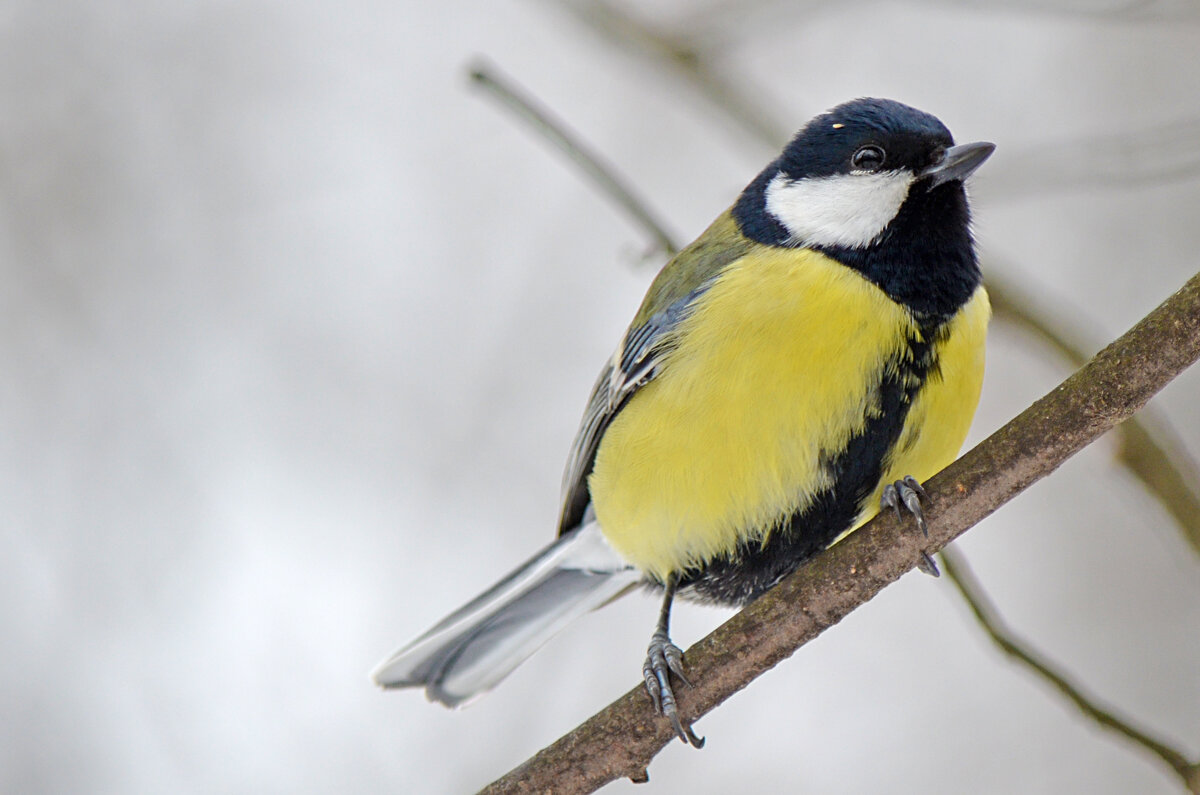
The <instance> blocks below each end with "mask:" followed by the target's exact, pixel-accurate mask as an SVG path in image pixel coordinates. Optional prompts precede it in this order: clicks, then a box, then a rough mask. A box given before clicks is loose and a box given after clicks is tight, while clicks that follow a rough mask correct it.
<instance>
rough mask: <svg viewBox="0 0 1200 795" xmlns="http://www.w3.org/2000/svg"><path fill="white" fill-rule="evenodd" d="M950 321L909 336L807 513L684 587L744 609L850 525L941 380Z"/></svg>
mask: <svg viewBox="0 0 1200 795" xmlns="http://www.w3.org/2000/svg"><path fill="white" fill-rule="evenodd" d="M945 330H946V325H945V324H943V323H931V324H930V325H928V326H924V327H922V328H921V329H920V335H921V338H920V339H917V338H915V337H910V338H909V339H908V346H907V350H906V351H905V352H904V353H902V354H901V356H900V358H899V359H898V360H897V361H896V362H895V363H894V365H895V366H894V367H889V368H886V370H885V374H884V378H883V380H882V381H881V383H880V384H879V386H878V388H877V390H876V401H877V402H876V405H877V407H878V413H877V414H876V415H874V416H871V417H868V419H867V422H866V425H865V426H864V427H863V429H862V432H861V433H859V434H857V435H855V436H852V437H851V438H850V441H849V444H847V445H846V447H845V448H844V449H843V450H840V451H832V453H831V455H829V457H828V458H826V460H825V461H824V462H823V463H824V465H825V469H826V470H827V471H828V472H829V473H830V475H831V477H832V480H833V486H832V487H830V488H829V489H827V490H825V491H823V492H821V493H820V494H818V495H817V496H816V498H815V499H814V500H813V501H812V503H811V504H809V505H808V506H807V507H806V508H805V509H804V510H803V511H799V512H797V513H794V514H792V515H791V516H787V517H781V521H780V523H779V525H778V526H777V527H776V528H775V529H774V530H773V531H772V532H771V534H770V536H769V538H768V540H767V542H766V543H765V544H763V543H760V542H745V543H742V544H741V545H739V547H738V549H737V550H736V551H735V552H734V553H732V554H730V555H723V556H720V557H717V558H714V559H713V560H710V561H708V562H707V563H706V564H704V566H703V567H702V568H699V569H696V570H693V571H691V572H689V573H688V574H687V575H685V576H684V577H683V579H682V580H681V581H680V587H681V588H686V589H687V595H688V596H691V597H693V598H698V599H700V600H703V601H712V602H717V603H721V604H727V605H733V606H739V605H744V604H746V603H747V602H750V601H751V600H753V599H755V598H757V597H758V596H760V595H761V594H762V593H764V592H765V591H766V590H767V589H768V588H770V587H771V586H772V585H774V584H775V583H777V582H779V580H781V579H782V578H783V577H785V576H787V575H788V574H790V573H791V572H792V571H794V570H795V569H796V567H797V566H799V565H800V564H801V563H803V562H804V561H805V560H807V559H808V558H811V557H813V556H814V555H816V554H817V553H818V552H820V551H821V550H823V549H825V548H826V547H828V546H829V545H830V544H832V543H833V541H834V539H836V538H837V537H838V536H840V535H841V534H842V533H843V532H845V531H846V530H847V529H849V528H850V527H851V526H852V525H853V523H854V521H855V519H857V518H858V515H859V512H860V510H861V509H862V507H863V501H864V500H866V499H867V498H868V497H869V496H870V495H871V494H872V493H873V492H874V491H875V488H876V487H877V486H878V485H879V479H880V478H881V477H882V476H883V471H884V468H885V466H886V465H887V463H888V461H889V458H890V454H891V451H892V449H893V447H894V446H895V444H896V442H897V440H898V439H899V438H900V434H901V432H902V431H903V429H904V422H905V419H906V418H907V417H908V411H909V408H910V407H911V406H912V402H913V399H914V398H915V397H916V395H917V392H918V391H919V390H920V388H921V386H922V385H923V384H924V383H925V382H926V380H927V379H929V378H940V377H941V374H940V372H939V369H938V361H937V351H938V348H939V347H940V343H941V342H942V340H943V336H942V335H943V334H944V333H945Z"/></svg>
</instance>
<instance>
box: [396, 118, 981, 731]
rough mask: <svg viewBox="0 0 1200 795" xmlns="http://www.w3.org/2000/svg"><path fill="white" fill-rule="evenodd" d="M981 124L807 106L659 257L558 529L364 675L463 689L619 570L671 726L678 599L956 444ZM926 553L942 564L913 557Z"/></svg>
mask: <svg viewBox="0 0 1200 795" xmlns="http://www.w3.org/2000/svg"><path fill="white" fill-rule="evenodd" d="M994 148H995V147H994V145H993V144H990V143H971V144H962V145H957V146H956V145H955V144H954V139H953V138H952V137H951V135H950V132H949V130H947V129H946V127H945V125H943V124H942V123H941V122H940V121H939V120H938V119H937V118H935V117H933V116H931V115H929V114H928V113H924V112H922V111H919V110H917V109H915V108H911V107H909V106H907V105H903V104H901V103H899V102H895V101H892V100H887V99H857V100H853V101H851V102H847V103H845V104H843V105H839V106H838V107H836V108H834V109H832V110H830V111H829V112H827V113H824V114H822V115H820V116H817V117H816V118H814V119H813V120H812V121H810V122H809V123H808V124H806V125H805V126H804V127H803V129H801V130H800V132H799V133H797V134H796V136H795V137H794V138H793V139H792V140H791V142H790V143H788V145H787V146H786V147H785V148H784V150H783V152H782V154H780V156H779V157H778V158H777V159H776V160H774V161H773V162H772V163H770V164H769V165H768V166H767V167H766V168H765V169H764V170H763V171H762V173H760V174H759V175H758V176H757V177H756V178H755V179H754V181H752V182H751V183H750V184H749V185H748V186H747V187H746V189H745V190H744V191H742V193H741V195H740V196H739V197H738V199H737V201H736V202H735V203H734V205H733V206H732V207H731V208H729V210H727V211H726V212H724V213H722V214H721V216H720V217H718V218H717V219H716V221H714V222H713V224H712V225H711V226H709V227H708V229H706V230H705V231H704V233H703V234H701V235H700V237H699V238H697V239H696V240H695V242H693V243H692V244H691V245H689V246H687V247H686V248H684V249H683V250H682V251H680V252H679V253H678V254H677V255H676V256H675V257H674V258H672V259H671V261H670V262H668V263H667V264H666V266H665V267H664V268H663V269H662V271H661V272H660V273H659V274H658V276H657V278H655V280H654V282H653V283H652V284H651V286H650V289H649V291H648V292H647V294H646V297H645V300H643V302H642V305H641V308H640V309H638V312H637V314H636V315H635V316H634V319H633V322H632V324H630V326H629V329H628V331H627V332H626V333H625V336H624V338H623V339H622V340H621V342H620V344H619V345H618V346H617V350H616V352H615V353H614V354H613V356H612V358H611V359H610V360H609V361H608V362H607V363H606V364H605V365H604V369H603V370H602V372H601V373H600V377H599V379H598V380H597V381H596V385H595V387H594V388H593V389H592V394H591V397H590V398H589V399H588V403H587V409H586V411H585V412H584V416H583V421H582V423H581V425H580V428H579V432H578V434H577V436H576V438H575V443H574V445H573V446H572V448H571V452H570V456H569V458H568V461H567V467H566V474H565V476H564V479H563V491H562V511H561V516H560V520H559V528H558V532H559V535H558V539H557V540H555V541H554V542H553V543H551V544H550V545H549V546H547V547H546V548H544V549H543V550H542V551H540V552H539V553H537V555H535V556H534V557H533V558H531V559H530V560H529V561H528V562H527V563H525V564H524V565H522V566H520V567H519V568H517V569H516V570H515V571H513V572H512V573H510V574H509V575H508V576H506V577H504V578H503V579H502V580H500V581H499V582H498V583H496V584H495V585H494V586H492V587H491V588H490V589H489V590H487V591H485V592H484V593H483V594H481V595H480V596H478V597H477V598H475V599H474V600H472V601H471V602H469V603H468V604H466V605H464V606H463V607H462V608H460V609H459V610H457V611H456V612H454V613H452V614H451V615H449V616H447V617H446V618H445V619H443V620H442V621H441V622H440V623H438V624H437V625H436V626H434V627H433V628H432V629H430V630H429V631H428V632H426V633H425V634H423V635H421V636H420V637H419V638H417V639H416V640H414V641H413V642H412V643H410V644H409V645H407V646H405V647H404V648H402V649H401V650H400V651H398V652H396V653H395V654H394V655H392V656H391V657H389V658H388V659H387V660H385V661H384V662H383V663H381V664H380V665H379V667H378V668H376V669H375V671H374V672H373V674H372V676H373V678H374V680H375V682H377V683H378V684H379V685H381V686H383V687H386V688H399V687H422V688H424V689H425V693H426V695H427V697H428V698H430V699H431V700H434V701H439V702H441V703H443V704H446V705H448V706H457V705H459V704H462V703H464V702H466V701H468V700H470V699H472V698H474V697H475V696H478V695H480V694H482V693H483V692H485V691H487V690H489V689H490V688H491V687H493V686H494V685H496V683H498V682H499V681H500V680H501V679H503V678H504V677H505V676H506V675H508V674H509V673H510V672H511V671H512V670H513V669H514V668H515V667H516V666H517V665H518V664H519V663H520V662H522V661H523V660H524V659H525V658H526V657H528V656H529V655H530V654H532V653H533V652H534V651H535V650H537V648H538V647H540V646H541V645H542V644H543V643H545V642H546V641H547V640H548V639H549V638H550V637H551V636H552V635H553V634H554V633H556V632H557V631H558V630H560V629H561V628H562V627H563V626H565V625H566V624H567V623H568V622H570V621H572V620H573V619H575V618H577V617H578V616H580V615H582V614H584V613H586V612H588V611H590V610H592V609H594V608H596V607H599V606H601V605H603V604H605V603H606V602H608V601H610V600H611V599H613V598H615V597H616V596H618V595H620V594H622V593H624V592H625V591H626V590H629V589H630V588H632V587H633V586H636V585H639V584H643V585H649V586H651V587H654V588H657V589H661V590H662V591H663V600H662V609H661V613H660V616H659V620H658V624H657V626H656V628H655V631H654V633H653V634H652V636H651V641H650V645H649V648H648V651H647V658H646V661H645V664H644V666H643V675H644V679H645V684H646V689H647V691H648V692H649V694H650V697H651V699H652V701H653V703H654V706H655V708H656V710H657V711H658V712H659V713H660V714H664V715H665V716H666V717H667V718H668V719H669V720H670V721H671V724H672V726H673V728H674V729H675V731H676V733H677V734H678V735H679V737H680V738H681V739H683V740H684V741H685V742H691V743H693V744H697V745H698V744H699V740H697V738H696V737H695V735H694V734H693V733H692V731H691V728H690V727H686V726H684V725H683V724H682V723H681V721H680V718H679V715H678V710H677V707H676V701H675V695H674V693H673V690H672V683H671V675H672V674H674V675H675V676H676V677H677V678H678V679H679V680H681V681H684V682H686V681H687V680H686V679H685V677H684V667H683V657H682V653H681V651H680V650H679V648H678V647H677V646H675V644H673V643H672V642H671V640H670V637H669V632H668V623H669V619H670V611H671V603H672V600H673V599H674V597H675V596H677V595H678V596H680V597H685V598H692V599H696V600H701V601H707V602H715V603H719V604H724V605H734V606H740V605H744V604H746V603H748V602H750V601H751V600H753V599H754V598H756V597H757V596H759V595H760V594H762V593H763V592H764V591H766V590H767V589H768V588H770V587H771V586H772V585H774V584H775V583H777V582H779V580H781V579H782V578H783V577H785V576H786V575H787V574H789V573H790V572H792V571H793V570H794V569H795V568H796V567H797V566H798V565H799V564H800V563H802V562H803V561H804V560H806V559H808V558H810V557H812V556H814V555H816V554H818V553H819V552H820V551H821V550H823V549H825V548H827V547H828V546H830V545H831V544H833V543H834V542H836V541H837V540H838V539H839V538H841V537H842V536H844V535H846V534H847V533H849V532H850V531H852V530H854V529H855V528H856V527H858V526H860V525H861V524H863V523H864V522H866V521H867V520H868V519H870V518H871V517H872V516H873V515H875V514H876V513H877V512H878V511H879V510H880V509H881V507H891V508H894V509H896V510H897V512H899V511H900V509H901V508H904V509H905V510H907V511H909V512H911V513H912V514H913V516H914V517H915V519H916V522H917V524H918V526H919V527H921V529H924V520H923V518H922V514H921V499H922V498H923V497H924V492H923V490H922V488H921V486H920V482H921V481H923V480H925V479H927V478H929V477H930V476H932V475H933V474H934V473H936V472H937V471H938V470H940V469H941V468H943V467H944V466H946V465H947V464H949V463H950V462H951V461H952V460H953V459H954V457H955V456H956V455H957V454H958V451H959V448H960V447H961V446H962V442H963V440H964V438H965V437H966V434H967V429H968V427H969V425H970V423H971V418H972V416H973V415H974V413H975V407H976V404H977V403H978V400H979V392H980V388H981V385H982V381H983V365H984V338H985V335H986V331H987V323H988V319H989V316H990V307H989V304H988V298H987V293H986V292H985V291H984V288H983V286H982V284H981V277H980V272H979V267H978V264H977V262H976V257H975V251H974V243H973V240H972V237H971V231H970V214H969V210H968V205H967V196H966V192H965V191H964V188H963V181H964V180H965V179H966V178H967V177H968V176H969V175H970V174H971V173H972V172H974V171H975V169H976V168H978V167H979V165H980V164H982V163H983V161H984V160H986V159H987V158H988V156H989V155H990V154H991V153H992V150H993V149H994ZM922 567H923V568H925V569H926V570H927V571H930V573H936V568H935V567H934V566H933V561H932V560H931V559H929V558H928V557H927V556H925V558H924V560H923V561H922Z"/></svg>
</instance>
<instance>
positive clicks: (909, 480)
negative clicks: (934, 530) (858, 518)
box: [879, 475, 941, 577]
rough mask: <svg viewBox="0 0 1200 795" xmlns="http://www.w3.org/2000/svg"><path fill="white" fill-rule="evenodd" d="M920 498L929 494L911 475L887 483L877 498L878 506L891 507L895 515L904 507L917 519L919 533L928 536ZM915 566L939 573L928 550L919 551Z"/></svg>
mask: <svg viewBox="0 0 1200 795" xmlns="http://www.w3.org/2000/svg"><path fill="white" fill-rule="evenodd" d="M921 500H925V501H926V502H928V501H929V494H927V493H926V492H925V489H924V488H923V487H922V486H921V484H920V483H919V482H917V479H916V478H914V477H913V476H912V475H906V476H905V477H904V479H902V480H897V481H896V482H895V483H889V484H887V485H886V486H884V487H883V494H882V495H881V496H880V498H879V504H880V507H882V508H884V509H887V508H891V509H892V510H893V511H895V512H896V516H900V515H901V511H900V508H901V506H903V507H904V509H905V510H907V511H908V512H909V513H910V514H912V516H913V518H914V519H916V521H917V528H918V529H919V530H920V531H921V534H922V535H924V536H925V537H926V538H929V528H928V527H927V526H926V524H925V514H924V512H923V511H922V510H921ZM917 568H918V569H920V570H921V571H923V572H925V573H926V574H928V575H930V576H933V577H937V576H939V575H940V574H941V572H940V571H938V567H937V563H935V562H934V560H933V558H932V557H930V556H929V553H928V552H921V559H920V561H918V562H917Z"/></svg>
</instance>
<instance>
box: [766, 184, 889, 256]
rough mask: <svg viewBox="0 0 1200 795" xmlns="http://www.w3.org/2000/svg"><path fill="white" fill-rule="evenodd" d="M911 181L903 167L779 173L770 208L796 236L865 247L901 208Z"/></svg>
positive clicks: (768, 201) (769, 188)
mask: <svg viewBox="0 0 1200 795" xmlns="http://www.w3.org/2000/svg"><path fill="white" fill-rule="evenodd" d="M912 182H913V175H912V173H911V172H909V171H904V170H900V171H885V172H882V173H879V174H837V175H834V176H831V177H811V178H808V179H799V180H792V179H789V178H788V177H787V176H785V175H784V174H777V175H776V176H775V178H774V179H773V180H771V184H769V185H768V186H767V191H766V209H767V212H769V213H770V214H771V215H773V216H774V217H775V218H776V220H778V221H779V223H781V224H783V226H784V228H785V229H787V231H788V233H789V234H790V235H791V236H792V240H793V242H796V243H801V244H805V245H817V246H847V247H849V248H862V247H863V246H866V245H869V244H870V243H871V242H872V241H874V240H875V239H876V238H877V237H879V235H880V233H882V232H883V230H884V229H885V228H886V227H887V225H888V224H889V223H891V222H892V219H893V218H895V217H896V213H898V212H900V206H901V205H902V204H904V200H905V199H906V198H907V197H908V188H909V186H910V185H912Z"/></svg>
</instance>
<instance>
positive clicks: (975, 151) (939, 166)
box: [920, 141, 996, 188]
mask: <svg viewBox="0 0 1200 795" xmlns="http://www.w3.org/2000/svg"><path fill="white" fill-rule="evenodd" d="M995 150H996V145H995V144H991V143H988V142H987V141H979V142H978V143H973V144H959V145H958V146H952V147H950V148H949V149H947V150H946V153H945V154H944V155H942V159H941V160H939V161H938V162H936V163H934V164H933V165H932V166H930V167H929V168H927V169H925V170H924V171H922V172H921V174H920V176H921V177H929V178H931V179H932V180H933V181H932V182H931V183H930V185H929V187H931V188H936V187H937V186H938V185H941V184H942V183H943V182H950V181H951V180H955V179H957V180H964V179H966V178H967V177H969V176H971V174H972V173H973V172H974V171H975V169H977V168H979V167H980V166H982V165H983V161H984V160H987V159H988V156H990V155H991V154H992V152H994V151H995Z"/></svg>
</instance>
